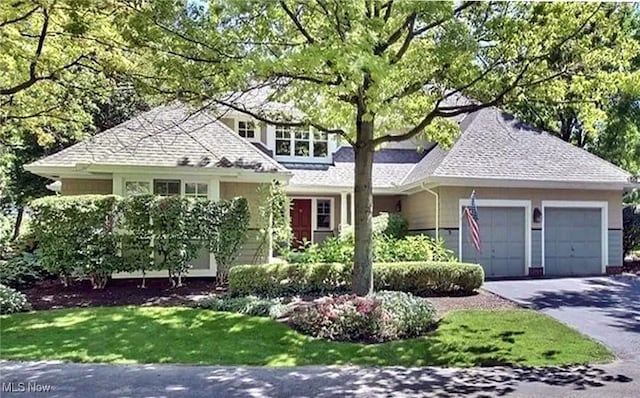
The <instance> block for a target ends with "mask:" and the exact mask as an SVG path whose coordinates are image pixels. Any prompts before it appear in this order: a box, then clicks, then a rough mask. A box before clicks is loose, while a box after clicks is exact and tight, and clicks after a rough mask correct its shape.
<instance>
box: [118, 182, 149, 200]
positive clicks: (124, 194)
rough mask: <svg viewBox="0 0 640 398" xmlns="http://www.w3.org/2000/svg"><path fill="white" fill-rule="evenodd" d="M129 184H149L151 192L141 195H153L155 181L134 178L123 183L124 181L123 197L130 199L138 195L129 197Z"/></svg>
mask: <svg viewBox="0 0 640 398" xmlns="http://www.w3.org/2000/svg"><path fill="white" fill-rule="evenodd" d="M128 182H136V183H147V184H148V185H149V192H147V193H146V194H140V195H153V180H148V179H144V178H132V179H123V181H122V196H124V197H129V196H134V195H137V194H133V195H129V193H128V192H127V183H128Z"/></svg>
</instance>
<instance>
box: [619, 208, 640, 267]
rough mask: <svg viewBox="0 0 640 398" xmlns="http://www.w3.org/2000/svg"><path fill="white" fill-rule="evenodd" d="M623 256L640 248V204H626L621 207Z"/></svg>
mask: <svg viewBox="0 0 640 398" xmlns="http://www.w3.org/2000/svg"><path fill="white" fill-rule="evenodd" d="M622 227H623V228H622V229H623V238H622V246H623V247H622V250H623V256H624V255H627V254H629V253H630V252H631V251H632V250H636V249H640V205H627V206H625V207H624V208H623V209H622Z"/></svg>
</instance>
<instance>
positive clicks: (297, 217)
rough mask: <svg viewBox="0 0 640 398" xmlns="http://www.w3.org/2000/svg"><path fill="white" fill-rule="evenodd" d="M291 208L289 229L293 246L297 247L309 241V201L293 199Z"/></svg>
mask: <svg viewBox="0 0 640 398" xmlns="http://www.w3.org/2000/svg"><path fill="white" fill-rule="evenodd" d="M292 202H293V206H291V213H290V215H291V229H292V230H293V244H294V246H295V247H297V246H299V245H300V244H301V243H302V242H303V241H305V240H306V241H311V199H293V200H292Z"/></svg>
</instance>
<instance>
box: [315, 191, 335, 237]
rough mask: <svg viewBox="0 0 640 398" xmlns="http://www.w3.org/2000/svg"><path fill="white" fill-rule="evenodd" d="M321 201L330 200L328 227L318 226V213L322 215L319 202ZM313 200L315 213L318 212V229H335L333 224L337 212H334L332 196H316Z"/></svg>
mask: <svg viewBox="0 0 640 398" xmlns="http://www.w3.org/2000/svg"><path fill="white" fill-rule="evenodd" d="M319 201H326V202H329V226H328V227H320V226H318V215H320V214H319V213H318V202H319ZM313 202H314V203H315V210H316V211H315V213H316V216H315V221H316V229H317V230H318V231H330V230H333V228H332V226H333V217H335V213H334V208H333V203H332V202H331V198H327V199H325V198H316V199H315V200H314V201H313Z"/></svg>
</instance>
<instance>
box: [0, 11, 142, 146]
mask: <svg viewBox="0 0 640 398" xmlns="http://www.w3.org/2000/svg"><path fill="white" fill-rule="evenodd" d="M123 10H124V8H123V6H122V5H118V4H117V3H114V2H112V1H107V2H103V1H95V0H85V1H73V0H58V1H7V2H2V3H1V4H0V36H2V40H1V41H0V65H1V66H2V71H3V73H2V74H1V75H0V135H12V134H15V129H16V128H18V129H26V130H29V131H31V132H32V133H33V134H35V135H36V136H37V137H38V141H39V143H40V144H41V145H46V144H52V143H54V141H55V140H56V133H59V132H61V131H64V132H67V133H69V134H74V133H75V134H78V133H81V132H82V131H83V130H84V128H85V126H86V125H87V124H89V123H90V122H91V112H90V111H91V108H90V107H87V106H86V104H87V102H94V101H93V99H94V98H95V97H96V96H102V97H106V96H108V94H109V89H110V84H109V81H108V77H109V76H110V75H111V74H112V71H113V70H116V69H120V68H126V66H127V65H129V64H131V62H129V61H126V60H125V58H124V57H123V55H124V52H123V50H122V49H121V48H120V47H118V46H117V43H118V36H117V35H116V31H115V29H114V20H115V19H116V18H117V16H118V15H120V14H121V13H122V12H123ZM131 59H132V60H135V58H134V57H131Z"/></svg>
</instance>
